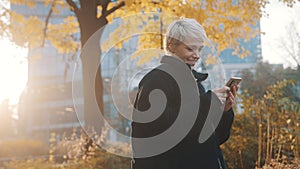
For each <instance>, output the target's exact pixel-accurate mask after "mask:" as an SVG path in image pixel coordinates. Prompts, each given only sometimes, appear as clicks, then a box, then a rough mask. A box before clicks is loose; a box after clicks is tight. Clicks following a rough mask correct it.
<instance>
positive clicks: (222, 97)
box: [212, 86, 230, 105]
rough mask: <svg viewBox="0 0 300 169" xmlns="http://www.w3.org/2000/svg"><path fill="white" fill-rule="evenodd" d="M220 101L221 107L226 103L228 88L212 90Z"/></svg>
mask: <svg viewBox="0 0 300 169" xmlns="http://www.w3.org/2000/svg"><path fill="white" fill-rule="evenodd" d="M212 91H213V92H214V93H215V94H216V95H217V96H218V98H219V100H220V101H221V103H222V105H224V104H225V103H226V98H227V93H228V92H229V91H230V88H229V87H228V86H224V87H222V88H217V89H213V90H212Z"/></svg>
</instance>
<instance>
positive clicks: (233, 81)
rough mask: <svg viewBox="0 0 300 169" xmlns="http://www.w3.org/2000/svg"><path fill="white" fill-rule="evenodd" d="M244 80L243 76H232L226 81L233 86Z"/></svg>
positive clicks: (227, 84) (229, 85)
mask: <svg viewBox="0 0 300 169" xmlns="http://www.w3.org/2000/svg"><path fill="white" fill-rule="evenodd" d="M241 81H242V78H240V77H231V78H230V79H229V80H228V82H227V83H226V86H228V87H230V88H231V87H232V86H233V85H235V84H236V85H238V84H239V83H240V82H241Z"/></svg>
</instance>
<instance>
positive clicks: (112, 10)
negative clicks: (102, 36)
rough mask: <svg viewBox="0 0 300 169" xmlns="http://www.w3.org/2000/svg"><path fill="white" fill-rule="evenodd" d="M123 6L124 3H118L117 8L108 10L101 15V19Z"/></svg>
mask: <svg viewBox="0 0 300 169" xmlns="http://www.w3.org/2000/svg"><path fill="white" fill-rule="evenodd" d="M123 6H125V2H124V1H122V2H120V3H119V4H118V5H117V6H114V7H112V8H111V9H109V10H108V11H106V12H105V13H104V14H103V13H102V16H101V17H107V16H108V15H110V14H111V13H113V12H115V11H116V10H118V9H119V8H121V7H123Z"/></svg>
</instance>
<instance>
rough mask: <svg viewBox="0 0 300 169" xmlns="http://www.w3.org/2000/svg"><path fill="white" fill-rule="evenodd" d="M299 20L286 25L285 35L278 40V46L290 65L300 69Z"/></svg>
mask: <svg viewBox="0 0 300 169" xmlns="http://www.w3.org/2000/svg"><path fill="white" fill-rule="evenodd" d="M297 23H298V22H297V21H293V22H290V23H289V24H288V25H287V27H286V32H285V36H284V37H282V38H281V39H280V40H279V42H278V48H279V49H280V51H281V52H282V53H283V54H284V56H285V60H286V61H287V63H289V65H290V66H296V67H297V69H298V70H299V71H300V29H298V27H299V26H298V25H297Z"/></svg>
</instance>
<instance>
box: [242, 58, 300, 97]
mask: <svg viewBox="0 0 300 169" xmlns="http://www.w3.org/2000/svg"><path fill="white" fill-rule="evenodd" d="M242 78H243V83H242V85H241V90H242V91H247V92H248V93H249V94H250V95H251V96H254V98H256V99H258V98H262V97H263V96H264V94H265V93H266V90H267V87H268V86H270V85H273V84H275V83H276V82H278V81H282V80H284V79H285V80H294V81H295V82H298V83H299V82H300V72H299V71H297V70H294V69H291V68H286V69H284V68H283V67H282V65H272V64H269V63H264V62H260V63H258V64H257V65H256V67H255V70H254V72H251V71H249V70H244V71H243V72H242ZM284 90H285V95H288V96H290V97H292V98H293V99H294V100H299V99H300V98H299V95H298V94H297V92H296V91H295V87H293V88H292V87H290V86H289V87H287V88H285V89H284Z"/></svg>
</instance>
